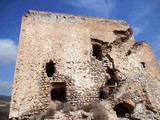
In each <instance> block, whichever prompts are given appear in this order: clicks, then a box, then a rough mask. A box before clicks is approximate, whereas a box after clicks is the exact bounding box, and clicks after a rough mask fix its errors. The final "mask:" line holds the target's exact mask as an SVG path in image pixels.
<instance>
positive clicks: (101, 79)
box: [10, 10, 160, 120]
mask: <svg viewBox="0 0 160 120" xmlns="http://www.w3.org/2000/svg"><path fill="white" fill-rule="evenodd" d="M159 93H160V70H159V68H158V61H157V60H156V58H155V56H154V54H153V52H152V50H151V48H150V46H149V45H148V44H147V43H146V42H145V41H144V42H135V40H134V37H133V31H132V29H131V28H130V26H129V25H128V24H127V23H126V22H125V21H122V20H112V19H104V18H94V17H83V16H74V15H67V14H59V13H50V12H40V11H33V10H30V11H29V13H28V14H26V15H24V16H23V17H22V25H21V32H20V41H19V48H18V54H17V62H16V68H15V76H14V84H13V90H12V100H11V107H10V119H13V120H14V119H19V120H21V119H31V118H32V117H33V116H36V115H38V114H40V113H42V112H45V111H46V110H47V109H48V108H49V107H50V106H51V103H52V104H54V103H58V102H60V103H69V104H70V106H73V107H77V106H84V105H90V104H91V103H92V102H94V101H98V100H100V101H103V106H107V105H108V106H110V107H106V114H108V117H109V118H108V119H110V120H116V119H117V120H118V119H120V118H119V117H124V115H125V113H129V114H133V115H135V114H138V115H139V116H136V115H135V116H132V117H133V118H134V119H139V120H141V119H142V120H146V119H147V120H149V119H151V120H152V119H155V120H158V119H159V114H160V105H159V102H160V94H159ZM108 108H110V110H108ZM109 111H111V112H109ZM109 113H110V114H109ZM147 115H148V116H147ZM151 115H153V116H151ZM113 116H114V118H112V117H113ZM126 119H130V118H126ZM66 120H67V119H66Z"/></svg>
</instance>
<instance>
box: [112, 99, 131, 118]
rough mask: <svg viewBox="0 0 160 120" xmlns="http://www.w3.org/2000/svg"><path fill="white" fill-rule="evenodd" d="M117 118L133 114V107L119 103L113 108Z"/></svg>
mask: <svg viewBox="0 0 160 120" xmlns="http://www.w3.org/2000/svg"><path fill="white" fill-rule="evenodd" d="M114 111H116V114H117V117H125V114H126V113H127V114H133V111H134V107H133V106H132V105H130V104H128V103H125V102H123V103H119V104H117V105H116V106H115V107H114Z"/></svg>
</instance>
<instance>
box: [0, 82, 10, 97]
mask: <svg viewBox="0 0 160 120" xmlns="http://www.w3.org/2000/svg"><path fill="white" fill-rule="evenodd" d="M11 90H12V83H11V82H8V81H4V80H0V95H11Z"/></svg>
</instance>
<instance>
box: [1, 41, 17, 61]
mask: <svg viewBox="0 0 160 120" xmlns="http://www.w3.org/2000/svg"><path fill="white" fill-rule="evenodd" d="M16 53H17V45H16V43H15V42H14V41H13V40H10V39H0V64H9V63H11V62H14V61H15V60H16Z"/></svg>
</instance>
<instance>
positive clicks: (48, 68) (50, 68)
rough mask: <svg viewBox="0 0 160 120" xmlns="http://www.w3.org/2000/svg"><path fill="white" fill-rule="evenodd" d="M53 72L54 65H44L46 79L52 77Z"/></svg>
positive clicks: (51, 62) (51, 63)
mask: <svg viewBox="0 0 160 120" xmlns="http://www.w3.org/2000/svg"><path fill="white" fill-rule="evenodd" d="M55 70H56V68H55V63H53V61H50V62H48V63H46V73H47V76H48V77H52V76H53V74H54V73H55Z"/></svg>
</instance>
